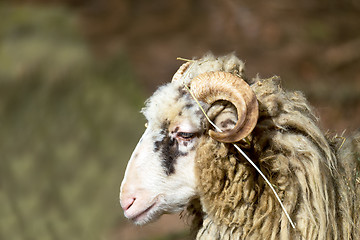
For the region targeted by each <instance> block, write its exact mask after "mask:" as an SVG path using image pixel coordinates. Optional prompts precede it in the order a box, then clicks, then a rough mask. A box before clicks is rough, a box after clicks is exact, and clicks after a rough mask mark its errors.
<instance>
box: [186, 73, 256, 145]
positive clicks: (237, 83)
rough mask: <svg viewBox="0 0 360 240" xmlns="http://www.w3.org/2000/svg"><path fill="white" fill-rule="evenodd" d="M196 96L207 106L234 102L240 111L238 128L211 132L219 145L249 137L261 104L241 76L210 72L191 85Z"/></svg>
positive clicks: (200, 76)
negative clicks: (224, 101)
mask: <svg viewBox="0 0 360 240" xmlns="http://www.w3.org/2000/svg"><path fill="white" fill-rule="evenodd" d="M190 89H191V90H192V91H193V93H194V95H195V97H196V98H197V99H199V100H201V101H203V102H206V103H208V104H210V105H211V104H213V103H214V102H216V101H218V100H226V101H229V102H231V103H232V104H233V105H234V106H235V108H236V109H237V115H238V120H237V123H236V125H235V127H234V128H233V129H231V130H229V131H226V132H215V131H212V130H210V131H209V135H210V136H211V137H212V138H214V139H215V140H218V141H220V142H226V143H232V142H238V141H240V140H241V139H243V138H245V137H247V136H248V135H249V134H250V133H251V131H252V130H253V129H254V127H255V125H256V123H257V120H258V115H259V112H258V102H257V99H256V96H255V93H254V92H253V91H252V89H251V88H250V86H249V85H248V84H247V83H246V82H245V81H244V80H243V79H242V78H240V77H237V76H235V75H233V74H231V73H228V72H207V73H203V74H200V75H198V76H197V77H195V78H194V79H193V80H192V81H191V83H190Z"/></svg>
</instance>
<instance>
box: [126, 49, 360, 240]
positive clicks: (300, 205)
mask: <svg viewBox="0 0 360 240" xmlns="http://www.w3.org/2000/svg"><path fill="white" fill-rule="evenodd" d="M184 86H188V87H189V89H187V88H185V87H184ZM189 90H190V91H191V92H192V93H193V94H194V97H195V98H196V99H197V100H198V103H196V101H195V100H194V99H193V97H192V96H191V92H190V91H189ZM200 107H201V108H202V109H203V110H204V111H205V113H206V115H207V116H208V117H209V118H210V120H212V121H213V122H214V123H215V124H216V125H217V126H218V127H219V128H220V130H221V132H220V131H216V130H214V129H213V127H212V126H211V125H210V124H209V122H208V120H207V119H206V116H205V114H204V113H203V112H202V111H201V108H200ZM142 112H143V114H144V115H145V117H146V119H147V124H146V129H145V132H144V134H143V135H142V137H141V139H140V141H139V143H138V144H137V146H136V148H135V150H134V152H133V153H132V155H131V158H130V160H129V162H128V166H127V168H126V171H125V175H124V179H123V181H122V183H121V187H120V204H121V206H122V208H123V210H124V214H125V216H126V217H127V218H129V219H130V220H131V221H133V222H134V223H135V224H138V225H143V224H146V223H148V222H151V221H155V220H156V219H157V218H159V217H160V216H161V215H162V214H166V213H175V212H179V211H184V210H185V212H186V214H187V215H189V216H190V217H191V218H192V223H191V230H192V232H193V237H194V238H196V239H360V214H359V212H360V186H359V185H360V133H358V134H354V135H353V136H352V137H348V138H346V139H345V138H339V137H329V136H326V135H325V134H324V133H322V132H321V130H320V129H319V127H318V119H317V117H316V116H315V115H314V111H313V109H312V107H311V106H310V105H309V103H308V102H307V100H306V99H305V97H304V95H303V94H302V93H301V92H297V91H295V92H290V91H285V90H283V89H282V87H281V83H280V79H279V78H278V77H272V78H269V79H261V78H260V77H256V78H255V79H252V80H249V79H247V78H246V77H245V75H244V63H243V62H242V61H241V60H239V59H238V58H237V57H236V56H235V55H234V54H229V55H226V56H222V57H215V56H213V55H212V54H207V55H205V56H204V57H202V58H201V59H198V60H190V61H188V62H186V63H184V64H183V65H182V66H181V67H180V68H179V70H178V71H177V72H176V73H175V75H174V77H173V79H172V81H171V82H170V83H168V84H166V85H163V86H161V87H160V88H158V90H157V91H156V92H155V93H154V94H153V96H151V97H150V98H149V99H148V100H147V101H146V106H145V108H144V109H143V110H142ZM343 139H345V142H344V140H343ZM234 143H235V144H236V145H237V146H240V147H241V149H243V151H244V152H245V153H246V154H247V156H249V157H250V159H252V160H253V161H254V162H255V164H256V165H257V166H258V167H259V168H260V169H261V171H262V172H263V173H264V175H265V176H266V177H267V178H268V179H269V181H270V182H271V184H272V185H273V186H274V188H275V190H276V192H277V194H278V196H279V198H280V199H281V202H282V203H283V205H284V207H285V209H286V212H287V213H288V214H289V216H290V219H291V220H292V221H293V222H294V223H295V228H293V227H292V226H291V224H290V220H289V219H288V218H287V216H286V214H285V211H283V210H282V208H281V207H280V204H279V202H278V201H277V200H276V198H275V195H274V193H273V192H272V191H271V190H270V187H269V186H268V185H267V184H266V183H265V181H264V179H263V178H262V177H261V176H260V175H259V173H258V172H257V171H255V169H254V168H253V167H252V165H251V164H249V162H248V161H246V160H245V158H244V156H242V155H241V154H239V152H238V151H237V150H236V149H235V147H234V146H235V145H234Z"/></svg>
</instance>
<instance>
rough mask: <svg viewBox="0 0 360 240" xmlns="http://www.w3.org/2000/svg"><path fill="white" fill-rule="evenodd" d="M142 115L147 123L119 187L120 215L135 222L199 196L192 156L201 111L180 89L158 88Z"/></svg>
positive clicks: (199, 131) (177, 208)
mask: <svg viewBox="0 0 360 240" xmlns="http://www.w3.org/2000/svg"><path fill="white" fill-rule="evenodd" d="M163 99H166V101H164V100H163ZM144 114H145V116H146V118H147V120H148V126H147V129H146V130H145V132H144V134H143V136H142V137H141V139H140V141H139V143H138V144H137V146H136V148H135V150H134V152H133V153H132V156H131V158H130V160H129V162H128V166H127V168H126V172H125V176H124V179H123V181H122V183H121V187H120V203H121V206H122V208H123V209H124V214H125V216H126V217H127V218H129V219H130V220H132V221H133V222H134V223H135V224H139V225H141V224H145V223H147V222H150V221H152V220H155V219H157V218H158V217H159V216H161V215H162V214H164V213H174V212H178V211H181V210H183V209H184V208H185V206H186V205H187V204H188V203H189V202H190V201H191V200H192V199H193V198H195V197H196V196H197V192H196V180H195V170H194V159H195V154H196V147H197V144H198V142H199V138H200V137H201V134H202V133H203V129H202V125H201V122H202V121H203V118H202V114H201V112H199V109H198V107H197V105H196V104H193V103H192V102H191V99H190V98H189V96H188V95H186V94H185V93H184V91H183V90H181V89H180V88H174V87H171V86H166V87H163V88H161V89H160V90H158V92H156V93H155V94H154V95H153V97H152V98H150V100H149V101H148V104H147V107H146V109H145V110H144Z"/></svg>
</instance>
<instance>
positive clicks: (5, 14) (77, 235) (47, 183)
mask: <svg viewBox="0 0 360 240" xmlns="http://www.w3.org/2000/svg"><path fill="white" fill-rule="evenodd" d="M0 16H1V21H0V154H1V155H0V239H13V240H17V239H29V240H32V239H37V240H42V239H87V240H90V239H106V238H107V234H108V233H109V230H110V229H111V228H113V227H115V225H116V224H118V223H119V222H121V221H122V220H123V217H122V216H123V213H122V211H121V208H120V207H119V203H118V193H119V185H120V182H121V179H122V176H123V172H124V168H125V166H126V163H127V160H128V159H129V156H130V154H131V151H132V150H133V148H134V145H135V144H136V142H137V141H138V139H139V136H140V135H141V131H143V127H142V126H143V123H144V119H143V118H142V117H141V115H140V114H139V113H138V111H139V109H140V107H141V106H142V103H143V100H144V98H143V94H142V91H141V89H139V86H138V84H137V83H136V82H135V80H134V76H133V75H132V71H131V66H129V64H128V61H127V59H126V56H125V55H124V54H121V53H119V54H118V56H116V57H113V58H112V59H106V60H104V59H98V57H96V56H94V55H93V53H92V52H91V51H90V50H89V49H88V46H87V44H86V42H85V40H84V39H83V38H82V37H81V34H80V33H79V31H78V28H77V19H76V18H75V17H74V16H73V15H72V14H71V13H70V12H69V11H67V10H66V9H62V8H49V7H47V8H39V7H31V6H22V7H14V6H7V5H1V4H0Z"/></svg>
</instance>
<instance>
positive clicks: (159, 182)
mask: <svg viewBox="0 0 360 240" xmlns="http://www.w3.org/2000/svg"><path fill="white" fill-rule="evenodd" d="M242 67H243V64H242V62H241V61H240V60H238V59H237V58H236V57H234V56H233V55H230V56H226V57H224V58H223V59H215V58H214V57H212V56H210V57H205V58H203V59H200V60H198V61H192V62H187V63H185V64H184V65H183V66H181V67H180V69H179V70H178V71H177V73H176V74H175V75H174V77H173V80H172V82H171V83H168V84H167V85H164V86H162V87H160V88H159V89H158V90H157V91H156V92H155V93H154V94H153V96H152V97H150V98H149V99H148V100H147V102H146V107H145V108H144V109H143V113H144V115H145V117H146V119H147V121H148V122H147V128H146V130H145V132H144V134H143V136H142V137H141V139H140V141H139V143H138V145H137V146H136V148H135V150H134V152H133V154H132V156H131V159H130V160H129V163H128V166H127V169H126V172H125V176H124V179H123V182H122V184H121V189H120V203H121V206H122V208H123V209H124V213H125V216H126V217H127V218H129V219H130V220H132V221H134V222H135V223H136V224H145V223H147V222H149V221H151V220H154V219H156V218H158V217H159V216H161V215H162V214H164V213H173V212H177V211H181V210H183V209H184V207H186V205H187V204H188V203H189V202H190V201H191V200H192V199H194V198H197V197H198V189H197V179H196V175H195V170H194V166H195V164H196V153H197V151H198V149H199V147H201V146H199V142H200V140H201V138H204V137H209V136H210V137H212V138H213V139H215V140H217V141H220V142H225V143H232V142H238V141H240V140H242V139H243V138H245V137H246V136H247V135H249V133H250V132H251V131H252V130H253V128H254V127H255V125H256V122H257V118H258V104H257V100H256V96H255V94H254V93H253V91H252V90H251V87H250V86H249V85H248V84H247V83H246V82H245V81H244V80H243V78H242V77H241V72H242ZM185 85H186V86H188V88H189V89H190V90H191V91H192V92H193V94H194V96H195V98H196V99H198V100H199V104H200V105H201V106H202V108H203V109H204V110H205V111H206V113H207V115H208V116H209V117H210V118H211V119H212V120H213V121H214V122H215V124H216V125H217V126H218V127H220V129H221V130H222V132H218V131H214V130H213V129H212V128H211V127H210V126H209V124H208V122H207V120H206V118H205V116H204V114H203V113H202V111H201V110H200V108H199V105H198V104H197V103H196V101H195V100H194V99H193V97H192V96H191V95H190V93H189V91H188V89H187V88H185Z"/></svg>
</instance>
